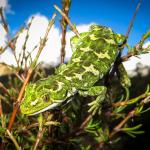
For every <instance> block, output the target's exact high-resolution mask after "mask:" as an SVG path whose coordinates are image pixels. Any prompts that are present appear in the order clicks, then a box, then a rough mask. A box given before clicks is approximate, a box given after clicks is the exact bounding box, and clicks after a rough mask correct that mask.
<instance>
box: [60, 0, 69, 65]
mask: <svg viewBox="0 0 150 150" xmlns="http://www.w3.org/2000/svg"><path fill="white" fill-rule="evenodd" d="M62 5H63V8H62V11H63V12H64V14H65V15H66V16H68V13H69V8H70V0H65V1H64V0H62ZM67 25H68V24H67V21H66V20H65V18H64V17H63V16H62V19H61V29H62V38H61V64H63V63H64V58H65V46H66V30H67Z"/></svg>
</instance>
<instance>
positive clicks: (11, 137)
mask: <svg viewBox="0 0 150 150" xmlns="http://www.w3.org/2000/svg"><path fill="white" fill-rule="evenodd" d="M6 132H7V134H8V135H9V137H10V139H11V140H12V141H13V143H14V145H15V146H16V149H17V150H21V147H20V146H19V145H18V143H17V141H16V139H15V138H14V137H13V135H12V134H11V133H10V132H9V130H6Z"/></svg>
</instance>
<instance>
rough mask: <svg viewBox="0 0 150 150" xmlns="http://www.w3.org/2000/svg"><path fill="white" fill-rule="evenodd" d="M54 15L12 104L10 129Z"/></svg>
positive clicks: (54, 15)
mask: <svg viewBox="0 0 150 150" xmlns="http://www.w3.org/2000/svg"><path fill="white" fill-rule="evenodd" d="M55 17H56V14H55V13H54V14H53V16H52V19H51V20H50V22H49V24H48V27H47V30H46V34H45V36H44V38H43V40H41V43H40V47H39V50H38V52H37V55H36V57H35V59H34V61H33V63H32V64H31V66H30V68H29V70H28V73H27V77H26V79H25V81H24V84H23V86H22V88H21V90H20V93H19V96H18V99H17V102H16V103H15V104H14V109H13V112H12V115H11V118H10V121H9V125H8V130H11V128H12V125H13V123H14V119H15V117H16V113H17V111H18V108H19V106H20V103H21V101H22V98H23V95H24V91H25V88H26V86H27V84H28V82H29V80H30V77H31V75H32V72H33V70H34V68H35V66H36V64H37V61H38V58H39V56H40V54H41V52H42V50H43V48H44V46H45V44H46V41H47V38H48V33H49V31H50V29H51V27H52V25H53V24H54V19H55Z"/></svg>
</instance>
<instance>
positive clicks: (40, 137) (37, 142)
mask: <svg viewBox="0 0 150 150" xmlns="http://www.w3.org/2000/svg"><path fill="white" fill-rule="evenodd" d="M45 130H46V127H44V128H43V129H42V130H41V131H40V130H39V132H38V136H37V140H36V142H35V145H34V148H33V150H36V149H37V148H38V145H39V142H40V140H41V139H42V137H43V134H44V132H45Z"/></svg>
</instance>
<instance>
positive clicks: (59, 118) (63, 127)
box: [0, 0, 150, 150]
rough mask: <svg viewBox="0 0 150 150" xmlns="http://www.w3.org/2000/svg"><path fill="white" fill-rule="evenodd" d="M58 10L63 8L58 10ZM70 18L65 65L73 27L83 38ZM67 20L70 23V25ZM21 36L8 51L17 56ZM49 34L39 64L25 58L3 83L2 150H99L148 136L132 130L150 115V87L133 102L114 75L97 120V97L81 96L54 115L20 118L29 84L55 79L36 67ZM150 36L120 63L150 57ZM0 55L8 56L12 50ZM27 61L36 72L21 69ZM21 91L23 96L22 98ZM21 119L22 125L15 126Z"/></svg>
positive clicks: (0, 82) (0, 103)
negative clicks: (138, 119) (148, 42)
mask: <svg viewBox="0 0 150 150" xmlns="http://www.w3.org/2000/svg"><path fill="white" fill-rule="evenodd" d="M62 3H63V11H64V10H65V9H66V8H67V9H69V7H70V3H71V2H70V0H68V1H67V0H66V1H64V0H63V1H62ZM65 6H66V8H65ZM55 7H56V8H57V6H55ZM68 12H69V10H67V11H64V14H62V16H63V17H62V20H61V26H62V32H63V33H64V34H63V36H62V39H63V40H62V41H63V42H62V47H63V49H62V54H61V62H62V63H63V61H64V55H65V54H64V48H65V39H64V38H65V34H66V29H67V28H66V27H67V25H69V26H70V27H71V29H72V30H73V31H74V32H75V33H77V34H78V32H77V30H76V28H74V25H72V24H71V22H70V20H69V21H68V20H67V19H68ZM1 16H2V11H1ZM65 17H67V19H66V18H65ZM53 19H54V18H52V20H50V23H49V24H50V26H51V25H52V24H53ZM31 23H32V21H31ZM31 23H29V25H28V27H27V28H28V31H29V28H30V25H31ZM3 24H4V25H5V26H7V24H5V22H3ZM50 26H49V27H48V29H47V34H48V32H49V30H50ZM7 32H9V31H7ZM21 32H22V29H20V31H19V32H18V33H17V34H16V35H15V37H14V38H12V40H10V41H9V42H8V46H9V47H10V48H11V49H12V50H13V52H14V54H15V51H14V46H15V42H16V39H17V37H18V36H19V34H20V33H21ZM8 34H9V33H8ZM47 34H46V35H45V38H44V39H41V42H40V48H39V51H38V52H39V53H38V55H37V57H36V58H35V60H30V55H31V54H29V56H28V57H23V58H22V60H21V61H20V60H16V61H17V64H18V67H17V68H13V67H12V68H11V70H13V71H12V74H11V75H7V76H3V77H1V80H0V137H1V141H2V142H1V146H0V148H2V149H15V148H17V149H34V150H36V149H42V150H47V149H58V150H59V149H60V150H63V149H81V150H91V149H97V150H98V149H100V148H101V149H105V148H106V147H107V148H108V147H111V146H112V145H115V144H116V143H119V141H120V140H122V137H121V134H127V135H130V136H131V137H135V136H136V135H138V134H142V133H144V131H142V130H141V126H142V125H141V124H137V125H132V121H131V119H132V118H135V117H139V116H140V115H142V114H143V113H146V112H147V113H148V111H149V110H150V107H149V106H148V105H147V104H149V102H150V87H149V85H147V88H146V90H145V92H143V93H142V94H140V95H135V96H134V97H131V96H130V95H131V94H132V93H131V88H125V87H122V86H121V83H120V80H119V79H118V78H117V77H116V76H115V75H114V74H113V76H112V75H110V74H108V78H107V80H108V81H107V84H108V86H107V87H108V92H107V97H106V101H105V102H103V103H102V105H101V106H100V108H99V110H98V111H96V112H95V113H94V114H92V113H90V112H89V111H88V110H90V105H88V104H91V103H94V102H95V101H94V97H86V98H83V97H82V96H80V95H78V94H76V95H75V96H74V97H73V98H72V100H71V101H70V102H69V103H65V104H64V105H62V106H61V107H58V108H57V109H55V110H52V111H46V112H44V113H41V114H39V115H36V116H25V115H23V114H21V113H20V111H19V110H18V108H19V106H20V103H21V101H22V100H23V99H22V98H23V93H24V91H23V90H25V87H26V85H27V84H28V82H29V79H30V80H31V81H32V82H36V80H38V79H39V78H43V77H47V76H48V75H49V74H48V73H47V72H46V69H45V68H42V67H40V65H39V66H38V67H36V63H37V59H38V57H39V55H40V52H41V51H42V49H43V47H44V46H45V43H46V41H47ZM149 36H150V30H148V31H147V32H146V33H145V34H144V35H143V36H142V38H141V40H140V41H139V43H137V44H136V45H135V46H134V47H131V46H129V45H128V44H125V46H126V47H127V48H128V54H127V55H126V56H123V57H120V58H119V61H125V60H127V59H128V58H129V57H131V56H133V55H139V54H142V53H146V52H148V51H149V50H150V49H149V47H147V48H143V44H144V42H145V40H146V39H147V38H149ZM27 40H28V35H27V37H26V41H27ZM25 45H26V42H25V43H24V47H25ZM0 49H1V50H0V51H1V53H2V52H3V51H5V49H6V48H0ZM27 60H30V61H31V67H30V68H27V67H25V68H23V63H21V64H20V63H19V61H20V62H25V63H26V61H27ZM6 66H7V65H6ZM7 67H8V66H7ZM9 68H10V66H9ZM54 69H55V68H50V70H51V72H53V71H52V70H54ZM57 71H59V70H57ZM9 74H10V72H9ZM31 75H32V76H31ZM114 81H115V82H114ZM133 86H134V85H133ZM22 87H23V88H22ZM20 89H21V90H20ZM21 91H23V92H22V93H21ZM18 95H19V96H20V97H21V98H20V97H19V96H18ZM95 104H96V102H95ZM12 111H13V112H12ZM16 112H18V113H16ZM15 117H16V119H15V121H14V118H15Z"/></svg>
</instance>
